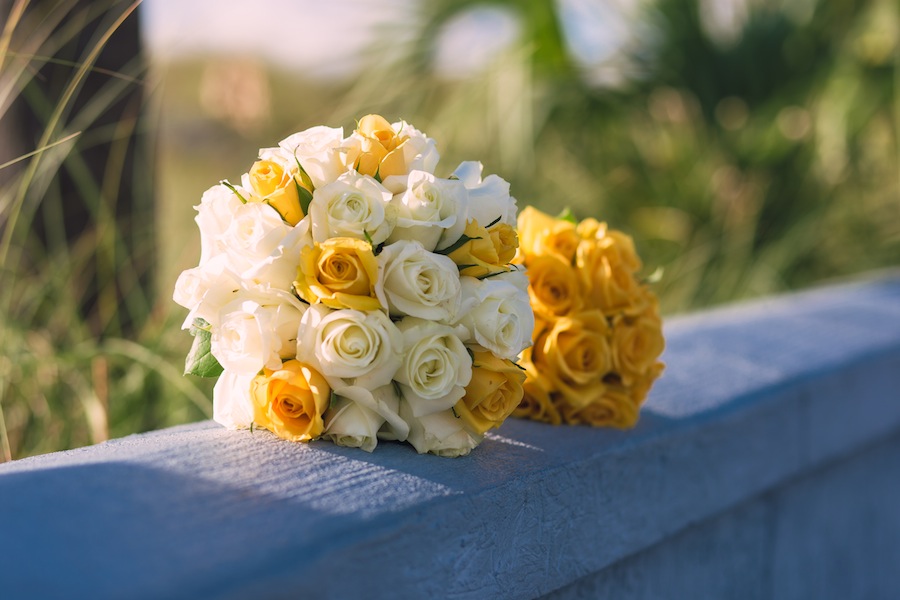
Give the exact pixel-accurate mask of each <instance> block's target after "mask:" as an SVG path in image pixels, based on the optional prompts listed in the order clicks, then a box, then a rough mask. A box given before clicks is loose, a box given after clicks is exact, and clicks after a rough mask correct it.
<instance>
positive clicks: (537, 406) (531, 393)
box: [512, 361, 562, 425]
mask: <svg viewBox="0 0 900 600" xmlns="http://www.w3.org/2000/svg"><path fill="white" fill-rule="evenodd" d="M522 366H523V367H524V368H525V375H526V378H525V383H524V384H523V385H522V391H523V394H522V401H521V402H520V403H519V406H518V407H516V409H515V410H514V411H513V413H512V416H514V417H518V418H523V419H532V420H534V421H544V422H545V423H550V424H552V425H559V424H560V423H562V417H561V416H560V414H559V411H558V410H557V409H556V406H555V404H554V402H553V398H552V397H551V395H550V392H549V391H547V388H546V387H545V386H544V385H543V384H544V383H546V381H543V382H542V380H541V377H540V375H539V374H538V372H537V369H535V367H534V365H533V364H531V363H530V362H525V361H523V362H522Z"/></svg>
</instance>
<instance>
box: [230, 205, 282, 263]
mask: <svg viewBox="0 0 900 600" xmlns="http://www.w3.org/2000/svg"><path fill="white" fill-rule="evenodd" d="M291 229H292V228H291V226H290V225H288V224H287V223H285V222H284V220H283V219H282V218H281V215H279V214H278V212H277V211H274V210H272V207H271V206H268V205H266V204H262V203H260V202H248V203H247V204H241V205H240V206H238V207H237V209H236V210H235V211H234V214H233V215H232V218H231V223H230V224H229V225H228V229H226V230H225V232H224V233H223V234H222V237H221V239H222V242H223V243H224V244H225V247H226V250H225V252H226V254H227V255H228V257H229V259H230V260H231V265H232V268H233V269H234V270H235V271H237V272H243V271H245V270H247V269H251V268H253V267H254V266H255V265H256V264H258V263H259V262H260V261H263V260H265V259H267V258H268V257H270V256H271V255H272V254H273V253H274V252H276V251H277V249H278V247H279V245H281V243H282V242H283V241H284V239H285V238H286V237H287V235H288V233H290V232H291Z"/></svg>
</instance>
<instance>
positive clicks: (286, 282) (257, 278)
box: [241, 218, 313, 292]
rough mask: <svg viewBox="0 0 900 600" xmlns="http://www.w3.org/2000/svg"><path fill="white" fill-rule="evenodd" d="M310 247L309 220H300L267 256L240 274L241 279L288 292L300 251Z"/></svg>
mask: <svg viewBox="0 0 900 600" xmlns="http://www.w3.org/2000/svg"><path fill="white" fill-rule="evenodd" d="M312 245H313V241H312V234H311V233H310V223H309V219H308V218H304V219H301V220H300V222H299V223H297V225H295V226H294V227H293V228H291V229H290V230H289V231H288V233H287V235H286V236H285V237H284V238H282V239H281V241H280V242H278V245H277V246H276V247H275V249H274V250H272V251H271V252H270V253H269V255H268V256H266V257H264V258H263V259H261V260H258V261H257V262H256V263H255V264H253V265H252V266H251V267H250V268H249V269H247V270H245V271H244V272H243V273H241V277H242V278H243V279H245V280H246V281H248V282H249V283H252V284H256V285H267V286H270V287H273V288H278V289H280V290H284V291H286V292H290V291H291V290H292V289H293V285H294V280H296V279H297V268H298V267H299V266H300V251H301V250H303V248H305V247H307V246H312Z"/></svg>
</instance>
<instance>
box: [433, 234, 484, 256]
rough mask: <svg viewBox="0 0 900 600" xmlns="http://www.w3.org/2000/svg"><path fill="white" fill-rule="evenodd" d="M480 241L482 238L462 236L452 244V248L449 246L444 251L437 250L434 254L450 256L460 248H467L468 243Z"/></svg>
mask: <svg viewBox="0 0 900 600" xmlns="http://www.w3.org/2000/svg"><path fill="white" fill-rule="evenodd" d="M480 239H481V238H480V237H474V238H473V237H469V236H467V235H466V234H462V235H461V236H460V237H459V239H458V240H456V241H455V242H453V244H451V245H450V246H447V247H446V248H444V249H443V250H435V251H434V253H435V254H443V255H444V256H446V255H448V254H451V253H453V252H455V251H456V250H459V249H460V248H462V247H463V246H465V245H466V244H467V243H468V242H471V241H472V240H480Z"/></svg>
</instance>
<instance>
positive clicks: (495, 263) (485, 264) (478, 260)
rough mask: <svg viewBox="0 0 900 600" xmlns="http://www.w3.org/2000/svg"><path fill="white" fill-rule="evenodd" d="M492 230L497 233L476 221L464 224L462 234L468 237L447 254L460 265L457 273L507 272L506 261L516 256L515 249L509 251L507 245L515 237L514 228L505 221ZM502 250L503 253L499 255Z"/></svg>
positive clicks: (484, 273)
mask: <svg viewBox="0 0 900 600" xmlns="http://www.w3.org/2000/svg"><path fill="white" fill-rule="evenodd" d="M501 226H502V227H501ZM501 228H502V231H501ZM507 228H508V229H507ZM495 229H497V233H496V235H492V233H491V232H490V231H488V230H487V229H485V228H484V227H482V226H481V225H479V224H478V221H475V220H472V221H469V222H468V223H466V229H465V231H463V235H464V236H466V237H468V238H469V239H468V240H467V241H466V242H465V243H464V244H462V245H461V246H459V247H458V248H456V249H455V250H453V252H450V253H449V254H448V255H447V256H449V257H450V258H451V259H452V260H453V262H455V263H456V266H458V267H459V274H460V275H468V276H469V277H484V276H485V275H491V274H493V273H500V272H502V271H509V261H510V260H512V257H513V256H514V255H515V248H513V249H512V253H511V254H510V251H509V245H510V244H511V243H512V241H513V240H514V239H515V238H514V236H515V230H512V228H511V227H509V225H504V224H498V225H497V226H495ZM501 252H502V253H503V256H501V255H500V254H501Z"/></svg>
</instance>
